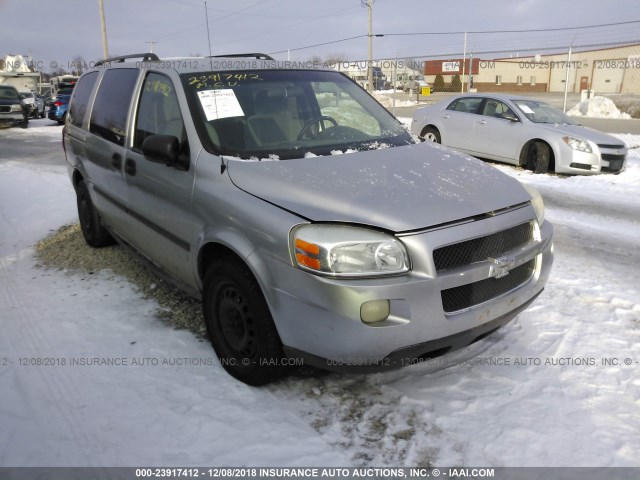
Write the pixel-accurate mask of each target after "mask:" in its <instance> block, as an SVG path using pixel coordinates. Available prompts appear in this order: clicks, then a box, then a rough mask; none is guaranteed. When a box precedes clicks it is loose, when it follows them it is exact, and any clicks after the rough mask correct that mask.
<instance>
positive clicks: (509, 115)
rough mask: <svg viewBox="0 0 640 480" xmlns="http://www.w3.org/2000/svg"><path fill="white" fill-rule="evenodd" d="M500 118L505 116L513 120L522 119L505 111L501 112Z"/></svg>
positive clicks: (506, 118)
mask: <svg viewBox="0 0 640 480" xmlns="http://www.w3.org/2000/svg"><path fill="white" fill-rule="evenodd" d="M500 118H504V119H505V120H509V121H511V122H519V121H520V119H519V118H518V117H516V116H515V115H514V114H513V113H509V112H504V113H501V114H500Z"/></svg>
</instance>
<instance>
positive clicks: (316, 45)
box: [269, 34, 369, 55]
mask: <svg viewBox="0 0 640 480" xmlns="http://www.w3.org/2000/svg"><path fill="white" fill-rule="evenodd" d="M368 36H369V35H366V34H364V35H356V36H354V37H348V38H342V39H340V40H333V41H331V42H323V43H316V44H315V45H307V46H306V47H298V48H288V49H287V50H280V51H279V52H270V53H269V55H277V54H278V53H286V52H295V51H296V50H306V49H307V48H313V47H321V46H323V45H331V44H332V43H340V42H346V41H348V40H354V39H356V38H364V37H368Z"/></svg>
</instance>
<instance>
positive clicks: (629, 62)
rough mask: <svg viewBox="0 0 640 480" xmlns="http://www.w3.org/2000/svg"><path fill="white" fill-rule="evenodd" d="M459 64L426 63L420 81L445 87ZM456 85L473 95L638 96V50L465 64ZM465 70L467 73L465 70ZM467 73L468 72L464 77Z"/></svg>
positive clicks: (625, 48) (635, 47) (458, 61)
mask: <svg viewBox="0 0 640 480" xmlns="http://www.w3.org/2000/svg"><path fill="white" fill-rule="evenodd" d="M462 63H463V60H462V59H461V58H457V59H441V60H427V61H426V62H424V74H425V80H426V81H427V82H429V83H431V84H433V83H435V79H436V76H437V75H442V76H443V77H444V78H445V82H450V79H451V77H452V76H454V75H460V76H461V77H463V75H462V68H463V66H462ZM464 66H465V72H464V78H461V79H462V84H463V85H464V88H465V91H466V90H467V87H468V75H469V74H471V79H472V81H471V88H472V91H474V90H475V91H478V92H523V93H524V92H564V90H565V81H567V80H566V79H567V67H569V69H568V70H569V72H568V91H569V92H580V91H582V90H593V91H594V92H596V93H640V44H636V45H628V46H622V47H611V48H602V49H597V50H582V51H579V52H572V54H571V60H569V58H568V52H564V53H556V54H549V55H534V56H527V57H510V58H496V59H492V60H490V59H479V58H473V59H470V58H467V59H466V61H465V65H464ZM469 67H471V68H469ZM470 70H471V72H470Z"/></svg>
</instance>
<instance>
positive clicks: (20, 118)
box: [0, 112, 25, 125]
mask: <svg viewBox="0 0 640 480" xmlns="http://www.w3.org/2000/svg"><path fill="white" fill-rule="evenodd" d="M24 121H25V116H24V114H23V113H22V112H15V113H13V112H12V113H0V125H21V124H23V123H24Z"/></svg>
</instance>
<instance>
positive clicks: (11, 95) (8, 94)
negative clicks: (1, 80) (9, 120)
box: [0, 87, 18, 100]
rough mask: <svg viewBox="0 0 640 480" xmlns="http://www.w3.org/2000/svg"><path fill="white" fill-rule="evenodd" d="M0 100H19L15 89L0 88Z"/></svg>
mask: <svg viewBox="0 0 640 480" xmlns="http://www.w3.org/2000/svg"><path fill="white" fill-rule="evenodd" d="M0 99H2V100H17V99H18V92H16V90H15V89H13V88H8V87H0Z"/></svg>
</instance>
